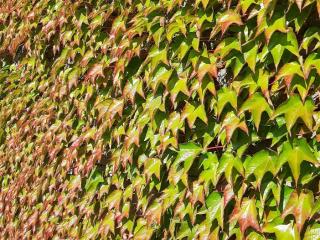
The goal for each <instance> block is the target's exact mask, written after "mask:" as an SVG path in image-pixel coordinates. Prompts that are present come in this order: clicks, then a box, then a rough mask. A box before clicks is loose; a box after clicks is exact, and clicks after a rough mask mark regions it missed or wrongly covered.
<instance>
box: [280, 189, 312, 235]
mask: <svg viewBox="0 0 320 240" xmlns="http://www.w3.org/2000/svg"><path fill="white" fill-rule="evenodd" d="M313 205H314V197H313V193H312V192H311V191H304V192H301V193H300V194H299V193H298V192H297V191H294V192H293V193H291V196H290V199H289V201H288V203H287V205H286V208H285V209H284V211H283V213H282V216H283V217H286V216H287V215H288V214H292V215H293V216H294V217H295V219H296V225H297V228H298V231H299V232H301V230H302V228H303V225H304V223H305V221H306V220H307V219H308V218H309V217H310V214H311V211H312V208H313Z"/></svg>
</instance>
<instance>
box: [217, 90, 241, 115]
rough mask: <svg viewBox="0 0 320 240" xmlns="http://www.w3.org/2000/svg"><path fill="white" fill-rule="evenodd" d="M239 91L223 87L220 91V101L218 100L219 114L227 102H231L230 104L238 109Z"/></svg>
mask: <svg viewBox="0 0 320 240" xmlns="http://www.w3.org/2000/svg"><path fill="white" fill-rule="evenodd" d="M237 99H238V98H237V93H236V92H235V91H233V90H232V89H229V88H225V87H224V88H222V89H221V90H220V91H218V101H217V114H218V116H220V115H221V113H222V110H223V109H224V107H225V106H226V104H227V103H230V105H231V106H232V107H233V108H234V109H237V105H238V103H237Z"/></svg>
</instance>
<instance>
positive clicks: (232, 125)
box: [222, 112, 249, 142]
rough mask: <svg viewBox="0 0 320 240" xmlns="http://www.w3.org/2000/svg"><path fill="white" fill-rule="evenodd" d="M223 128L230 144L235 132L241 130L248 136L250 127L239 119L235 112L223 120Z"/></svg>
mask: <svg viewBox="0 0 320 240" xmlns="http://www.w3.org/2000/svg"><path fill="white" fill-rule="evenodd" d="M222 128H223V129H225V130H226V135H227V142H230V140H231V137H232V135H233V133H234V131H235V130H236V129H237V128H240V129H241V130H243V131H244V132H245V133H247V134H248V131H249V130H248V127H247V125H246V123H245V121H243V120H242V119H241V118H239V117H237V116H236V115H235V114H234V113H233V112H229V113H228V114H227V115H226V117H225V118H224V120H223V124H222Z"/></svg>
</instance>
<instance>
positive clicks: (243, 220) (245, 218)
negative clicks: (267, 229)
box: [230, 198, 261, 233]
mask: <svg viewBox="0 0 320 240" xmlns="http://www.w3.org/2000/svg"><path fill="white" fill-rule="evenodd" d="M231 215H232V217H231V219H230V221H233V220H237V221H238V222H239V225H240V230H241V232H242V233H244V232H245V231H246V229H247V228H248V227H252V228H254V229H255V230H256V231H261V229H260V226H259V223H258V220H257V215H258V214H257V209H256V204H255V200H253V199H249V198H244V199H243V200H242V203H241V204H240V202H239V201H237V202H236V206H235V209H234V210H233V212H232V214H231Z"/></svg>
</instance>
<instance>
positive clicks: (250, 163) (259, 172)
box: [244, 150, 277, 188]
mask: <svg viewBox="0 0 320 240" xmlns="http://www.w3.org/2000/svg"><path fill="white" fill-rule="evenodd" d="M276 162H277V157H276V156H275V155H274V154H272V153H271V152H268V151H265V150H262V151H260V152H258V153H256V154H255V155H254V156H253V157H252V158H247V159H246V160H245V162H244V168H245V173H246V177H249V176H250V175H251V174H254V176H255V177H256V180H257V185H258V187H259V188H260V184H261V181H262V179H263V177H264V175H265V174H266V173H267V172H269V171H270V172H271V173H273V174H275V165H276Z"/></svg>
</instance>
